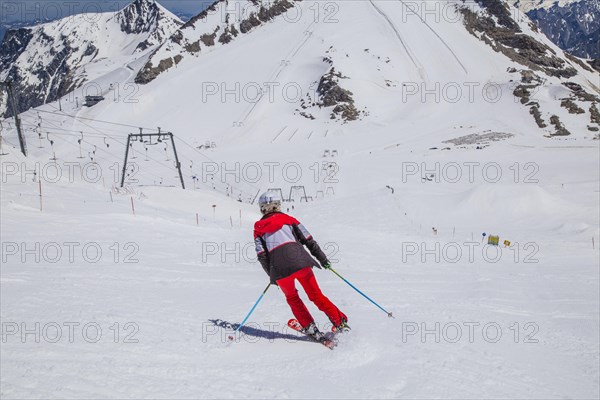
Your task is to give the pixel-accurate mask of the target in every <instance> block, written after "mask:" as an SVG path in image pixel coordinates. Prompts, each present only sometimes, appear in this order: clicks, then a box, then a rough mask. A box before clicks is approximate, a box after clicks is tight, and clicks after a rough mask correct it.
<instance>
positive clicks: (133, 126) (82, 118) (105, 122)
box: [37, 104, 154, 130]
mask: <svg viewBox="0 0 600 400" xmlns="http://www.w3.org/2000/svg"><path fill="white" fill-rule="evenodd" d="M49 106H50V107H52V108H54V109H55V110H57V111H59V112H60V113H57V112H53V111H47V110H40V109H38V110H37V111H38V112H43V113H48V114H54V115H64V116H65V117H70V118H73V119H78V120H84V121H92V122H98V123H102V124H110V125H115V126H124V127H126V128H135V129H139V128H143V129H149V130H152V129H154V128H145V127H143V126H135V125H129V124H122V123H120V122H112V121H104V120H100V119H96V118H87V117H79V116H77V115H71V114H67V113H65V112H64V111H60V110H58V109H57V108H56V107H54V106H53V105H51V104H49Z"/></svg>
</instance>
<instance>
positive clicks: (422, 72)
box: [369, 0, 429, 82]
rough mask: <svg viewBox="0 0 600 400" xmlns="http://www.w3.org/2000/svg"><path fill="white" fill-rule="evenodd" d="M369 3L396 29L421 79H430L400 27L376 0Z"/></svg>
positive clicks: (399, 39)
mask: <svg viewBox="0 0 600 400" xmlns="http://www.w3.org/2000/svg"><path fill="white" fill-rule="evenodd" d="M369 3H370V4H371V5H372V6H373V8H374V9H375V11H377V13H378V14H379V15H381V16H382V17H383V18H384V19H385V20H386V22H387V24H388V25H389V27H390V28H392V30H393V31H394V35H395V36H396V38H397V39H398V41H399V42H400V44H401V45H402V47H403V48H404V51H405V52H406V55H408V57H409V58H410V61H411V62H412V63H413V65H414V66H415V68H417V70H418V71H419V76H420V77H421V79H423V81H425V82H427V81H428V80H429V79H428V78H427V71H426V70H425V68H424V67H423V65H422V64H421V63H420V62H419V60H417V59H416V56H415V55H414V54H413V53H412V51H411V50H410V49H409V47H408V45H407V44H406V42H405V40H404V39H403V38H402V35H401V34H400V31H399V30H398V28H396V25H395V24H394V23H393V22H392V20H391V19H390V17H389V16H388V15H387V14H386V13H385V12H384V11H383V10H382V9H381V8H379V7H377V5H375V1H374V0H369Z"/></svg>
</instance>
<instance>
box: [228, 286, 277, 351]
mask: <svg viewBox="0 0 600 400" xmlns="http://www.w3.org/2000/svg"><path fill="white" fill-rule="evenodd" d="M270 287H271V283H270V282H269V284H268V285H267V287H266V288H265V290H263V292H262V294H261V295H260V297H259V298H258V300H256V303H254V305H253V306H252V308H251V309H250V312H249V313H248V315H246V318H244V320H243V321H242V323H241V324H240V325H239V326H238V327H237V329H236V330H235V331H234V332H233V335H231V336H229V340H233V338H234V337H235V334H236V333H238V331H239V330H240V329H241V328H242V326H244V324H245V323H246V321H248V318H250V315H252V313H253V312H254V309H255V308H256V306H257V305H258V303H260V301H261V300H262V298H263V296H264V295H265V293H267V290H269V288H270Z"/></svg>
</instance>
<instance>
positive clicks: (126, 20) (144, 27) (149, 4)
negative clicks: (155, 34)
mask: <svg viewBox="0 0 600 400" xmlns="http://www.w3.org/2000/svg"><path fill="white" fill-rule="evenodd" d="M159 19H170V20H172V21H173V22H177V23H182V21H181V20H180V19H179V18H178V17H177V16H175V15H174V14H172V13H171V12H170V11H168V10H167V9H165V8H164V7H162V6H161V5H160V4H158V3H157V2H156V1H155V0H135V1H134V2H133V3H131V4H129V5H128V6H126V7H125V8H123V9H122V10H121V11H119V12H118V13H116V14H115V20H116V21H117V22H119V23H120V25H121V30H122V31H123V32H126V33H143V32H149V31H151V30H153V29H155V28H156V24H157V21H158V20H159Z"/></svg>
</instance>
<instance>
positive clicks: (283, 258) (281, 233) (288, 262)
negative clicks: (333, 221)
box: [254, 192, 350, 341]
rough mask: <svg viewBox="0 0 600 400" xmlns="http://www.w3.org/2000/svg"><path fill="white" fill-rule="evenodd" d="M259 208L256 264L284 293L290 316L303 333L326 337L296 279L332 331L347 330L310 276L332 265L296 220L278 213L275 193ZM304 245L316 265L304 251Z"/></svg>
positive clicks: (344, 319)
mask: <svg viewBox="0 0 600 400" xmlns="http://www.w3.org/2000/svg"><path fill="white" fill-rule="evenodd" d="M258 205H259V207H260V211H261V213H262V214H263V217H262V218H261V219H260V220H259V221H257V222H256V223H255V224H254V244H255V246H256V253H257V255H258V261H260V264H261V265H262V267H263V269H264V270H265V272H266V273H267V275H269V279H270V280H271V284H273V285H277V286H279V288H280V289H281V290H282V291H283V293H284V295H285V298H286V300H287V303H288V304H289V306H290V308H291V309H292V313H293V314H294V316H295V317H296V319H297V320H298V322H299V323H300V325H302V327H303V328H304V329H303V332H304V333H306V334H307V335H309V336H312V337H313V338H314V339H316V340H319V341H320V340H321V339H323V338H324V336H325V335H324V334H323V333H322V332H321V331H319V329H318V328H317V326H316V325H315V322H314V319H313V317H312V315H311V314H310V312H309V311H308V309H307V308H306V306H305V305H304V303H303V302H302V299H300V297H299V296H298V290H296V286H295V281H296V280H298V282H300V285H302V287H303V288H304V291H305V292H306V294H307V295H308V298H309V299H310V301H312V302H313V303H314V304H315V305H316V306H317V307H318V308H319V310H321V311H323V312H324V313H325V314H326V315H327V317H328V318H329V320H330V321H331V323H332V324H333V326H334V330H335V331H344V330H348V329H350V327H349V326H348V325H347V322H348V318H347V317H346V315H345V314H344V313H343V312H341V311H340V310H339V309H338V308H337V307H336V306H335V305H334V304H333V303H332V302H331V301H330V300H329V299H328V298H327V297H325V295H323V293H322V292H321V289H320V288H319V285H318V284H317V280H316V278H315V275H314V274H313V271H312V267H315V266H316V267H317V268H319V269H320V268H325V269H329V268H331V263H330V262H329V260H328V259H327V256H326V255H325V253H323V251H322V250H321V248H320V247H319V245H318V244H317V242H316V241H315V240H314V239H313V237H312V236H311V234H310V233H308V231H307V230H306V228H305V227H304V226H303V225H302V224H301V223H300V222H298V220H297V219H295V218H294V217H292V216H290V215H287V214H284V213H282V212H281V198H280V196H279V195H278V194H277V193H274V192H267V193H264V194H262V195H261V196H260V199H259V201H258ZM304 246H306V247H308V249H309V250H310V253H311V254H312V255H313V257H315V258H316V259H317V260H319V262H316V261H315V260H314V259H313V258H312V257H311V256H310V255H309V254H308V253H307V252H306V250H305V249H304ZM319 263H320V265H319Z"/></svg>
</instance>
